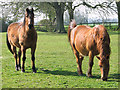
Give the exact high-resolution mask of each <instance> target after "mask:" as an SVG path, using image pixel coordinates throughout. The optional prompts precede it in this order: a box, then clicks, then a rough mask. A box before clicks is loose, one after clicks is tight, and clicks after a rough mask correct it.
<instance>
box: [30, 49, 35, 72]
mask: <svg viewBox="0 0 120 90" xmlns="http://www.w3.org/2000/svg"><path fill="white" fill-rule="evenodd" d="M35 49H36V47H34V48H31V60H32V69H33V73H36V69H35Z"/></svg>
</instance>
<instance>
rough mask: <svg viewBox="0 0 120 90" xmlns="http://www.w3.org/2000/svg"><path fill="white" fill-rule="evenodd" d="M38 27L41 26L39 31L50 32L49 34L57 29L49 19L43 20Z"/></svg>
mask: <svg viewBox="0 0 120 90" xmlns="http://www.w3.org/2000/svg"><path fill="white" fill-rule="evenodd" d="M38 25H40V27H39V28H38V29H37V30H39V31H48V32H52V31H54V29H55V25H52V22H51V21H50V20H48V19H43V20H41V21H40V22H39V23H38Z"/></svg>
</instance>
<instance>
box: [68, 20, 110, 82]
mask: <svg viewBox="0 0 120 90" xmlns="http://www.w3.org/2000/svg"><path fill="white" fill-rule="evenodd" d="M68 39H69V42H70V45H71V47H72V49H73V52H74V54H75V56H76V62H77V65H78V74H79V75H82V74H83V72H82V60H83V58H84V56H89V69H88V72H87V76H88V77H92V66H93V59H94V56H96V55H100V56H99V57H98V56H96V57H97V58H98V59H99V66H100V70H101V79H102V80H103V81H107V78H108V73H109V57H110V51H111V50H110V38H109V35H108V33H107V30H106V29H105V27H104V26H103V25H97V26H95V27H93V28H91V27H89V26H85V25H78V26H77V25H76V22H75V20H72V22H71V23H70V25H69V27H68Z"/></svg>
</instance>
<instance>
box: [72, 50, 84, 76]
mask: <svg viewBox="0 0 120 90" xmlns="http://www.w3.org/2000/svg"><path fill="white" fill-rule="evenodd" d="M74 54H75V56H76V62H77V69H78V75H83V72H82V60H83V57H82V56H81V55H79V52H78V51H77V50H74Z"/></svg>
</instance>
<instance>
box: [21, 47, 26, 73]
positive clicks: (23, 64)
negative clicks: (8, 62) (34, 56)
mask: <svg viewBox="0 0 120 90" xmlns="http://www.w3.org/2000/svg"><path fill="white" fill-rule="evenodd" d="M21 52H22V69H21V71H22V72H25V60H26V50H25V49H24V48H23V47H21Z"/></svg>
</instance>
